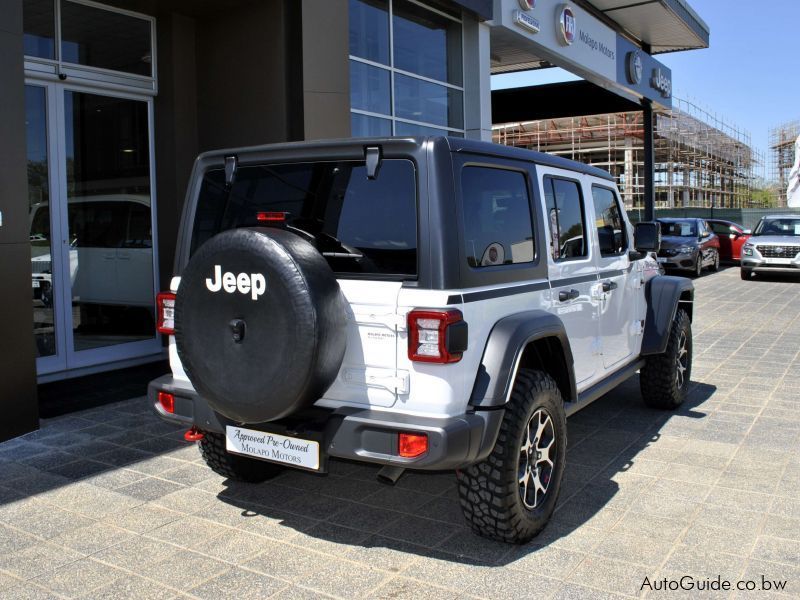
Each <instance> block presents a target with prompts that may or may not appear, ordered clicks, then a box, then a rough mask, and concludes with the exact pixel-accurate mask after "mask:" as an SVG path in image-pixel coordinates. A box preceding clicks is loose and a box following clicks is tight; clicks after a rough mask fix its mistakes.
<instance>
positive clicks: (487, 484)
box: [149, 137, 694, 543]
mask: <svg viewBox="0 0 800 600" xmlns="http://www.w3.org/2000/svg"><path fill="white" fill-rule="evenodd" d="M659 236H660V234H659V228H658V225H657V224H654V223H640V224H638V225H637V226H636V230H635V234H634V229H633V228H632V227H631V225H630V224H629V222H628V220H627V218H626V215H625V211H624V209H623V205H622V204H621V203H620V199H619V195H618V193H617V190H616V188H615V186H614V182H613V179H612V178H611V176H610V175H609V174H608V173H606V172H604V171H601V170H599V169H596V168H593V167H589V166H586V165H583V164H579V163H575V162H571V161H567V160H564V159H561V158H557V157H553V156H550V155H546V154H539V153H535V152H530V151H526V150H520V149H515V148H509V147H505V146H499V145H494V144H487V143H482V142H475V141H468V140H462V139H447V138H442V137H436V138H416V139H413V138H411V139H401V138H385V139H354V140H338V141H325V142H314V143H295V144H281V145H273V146H263V147H257V148H246V149H238V150H228V151H221V152H211V153H207V154H203V155H202V156H200V157H199V158H198V160H197V162H196V164H195V167H194V171H193V175H192V179H191V184H190V186H189V190H188V193H187V198H186V203H185V206H184V210H183V220H182V225H181V231H180V237H179V241H178V248H177V253H176V262H175V273H176V274H177V276H176V277H175V278H174V279H173V280H172V285H171V290H170V292H169V293H164V294H160V295H159V299H158V303H159V317H160V318H159V330H160V331H162V332H163V333H166V334H168V335H169V336H170V337H169V355H170V361H171V366H172V374H171V375H168V376H165V377H162V378H160V379H157V380H155V381H153V382H152V383H151V384H150V390H149V393H150V397H151V399H152V402H153V405H154V407H155V409H156V411H157V412H158V413H159V414H160V415H161V416H162V417H163V418H164V419H166V420H168V421H171V422H173V423H181V424H186V425H187V426H189V427H191V429H190V430H189V431H188V432H187V439H196V440H199V442H200V449H201V451H202V454H203V457H204V458H205V460H206V462H207V463H208V465H209V466H210V467H211V468H212V469H213V470H214V471H216V472H217V473H220V474H222V475H224V476H226V477H229V478H232V479H239V480H245V481H261V480H264V479H267V478H268V477H270V476H271V475H273V474H275V473H276V472H278V471H279V470H281V469H283V468H286V467H287V466H289V467H296V468H301V469H307V470H310V471H315V472H320V473H324V472H325V471H326V468H327V463H328V459H329V457H331V456H334V457H340V458H345V459H350V460H358V461H364V462H370V463H377V464H379V465H383V467H382V469H381V471H380V472H379V476H380V477H381V478H383V479H384V480H388V481H390V482H394V481H396V480H397V478H398V477H399V476H400V474H401V473H402V471H403V470H404V469H407V468H408V469H430V470H455V472H456V476H457V479H458V489H459V493H460V497H461V505H462V507H463V510H464V515H465V516H466V518H467V520H468V521H469V523H470V525H471V526H472V528H473V529H474V530H475V531H477V532H478V533H480V534H481V535H485V536H488V537H491V538H494V539H498V540H503V541H508V542H516V543H522V542H525V541H527V540H529V539H531V538H532V537H533V536H535V535H536V534H537V533H538V532H539V531H540V530H541V529H542V528H543V527H544V526H545V524H546V523H547V521H548V519H549V517H550V515H551V514H552V512H553V509H554V507H555V504H556V500H557V497H558V493H559V488H560V486H561V481H562V477H563V471H564V465H565V454H566V448H567V426H566V417H567V416H568V415H570V414H572V413H574V412H575V411H577V410H580V409H581V408H583V407H584V406H586V405H587V404H589V403H590V402H592V401H593V400H595V399H597V398H598V397H600V396H601V395H603V394H604V393H606V392H608V391H609V390H611V389H612V388H614V387H615V386H617V385H619V384H620V383H622V382H623V381H625V380H626V379H628V378H629V377H630V376H632V375H633V374H635V373H636V372H637V371H638V372H639V373H640V382H641V391H642V396H643V398H644V401H645V402H646V403H647V404H649V405H651V406H654V407H659V408H674V407H676V406H678V405H679V404H680V403H681V402H682V401H683V398H684V395H685V393H686V390H687V387H688V384H689V375H690V372H691V356H692V339H691V319H692V301H693V293H694V292H693V287H692V284H691V282H690V281H689V280H688V279H684V278H680V277H666V276H660V275H659V274H658V266H657V263H656V262H655V260H653V258H652V257H651V256H650V254H649V253H650V252H654V251H657V250H658V246H659V242H660V237H659Z"/></svg>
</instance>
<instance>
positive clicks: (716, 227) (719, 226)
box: [709, 221, 736, 235]
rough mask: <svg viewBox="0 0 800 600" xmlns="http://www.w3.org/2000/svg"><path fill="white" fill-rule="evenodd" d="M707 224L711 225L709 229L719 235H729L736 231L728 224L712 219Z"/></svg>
mask: <svg viewBox="0 0 800 600" xmlns="http://www.w3.org/2000/svg"><path fill="white" fill-rule="evenodd" d="M709 225H710V226H711V230H712V231H713V232H714V233H716V234H720V235H729V234H731V233H734V232H735V231H736V230H735V229H734V228H733V227H731V226H730V225H725V223H716V222H714V221H711V222H709Z"/></svg>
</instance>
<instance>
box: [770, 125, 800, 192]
mask: <svg viewBox="0 0 800 600" xmlns="http://www.w3.org/2000/svg"><path fill="white" fill-rule="evenodd" d="M799 135H800V121H790V122H788V123H784V124H783V125H779V126H778V127H774V128H772V129H770V130H769V151H770V173H769V175H770V181H771V182H773V183H774V184H775V185H776V186H777V190H776V192H777V194H778V198H779V200H778V206H786V189H787V188H788V187H789V173H790V172H791V170H792V167H793V166H794V161H795V156H794V154H795V148H794V143H795V140H797V136H799Z"/></svg>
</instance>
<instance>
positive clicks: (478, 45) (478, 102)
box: [464, 14, 492, 142]
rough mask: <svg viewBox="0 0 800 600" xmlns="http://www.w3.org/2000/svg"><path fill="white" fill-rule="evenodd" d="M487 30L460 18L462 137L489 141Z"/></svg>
mask: <svg viewBox="0 0 800 600" xmlns="http://www.w3.org/2000/svg"><path fill="white" fill-rule="evenodd" d="M490 67H491V59H490V56H489V26H488V25H487V24H486V23H483V22H480V21H478V20H477V19H475V18H474V17H470V16H467V15H466V14H465V15H464V96H465V98H464V100H465V101H464V110H465V113H464V128H465V129H466V137H468V138H471V139H474V140H483V141H485V142H491V141H492V89H491V88H492V82H491V74H490Z"/></svg>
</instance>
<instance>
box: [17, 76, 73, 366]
mask: <svg viewBox="0 0 800 600" xmlns="http://www.w3.org/2000/svg"><path fill="white" fill-rule="evenodd" d="M52 96H53V93H52V89H51V87H50V86H46V85H26V86H25V126H26V133H27V135H26V137H27V159H28V222H29V226H30V232H29V233H30V244H31V296H32V301H33V337H34V341H35V344H36V357H37V367H38V370H39V372H52V371H59V370H63V369H64V368H66V351H65V350H66V348H65V343H64V331H63V328H62V327H61V326H60V325H61V323H60V318H59V314H60V310H59V309H61V308H62V297H61V294H60V292H61V282H60V279H59V276H60V274H61V273H60V268H59V266H60V264H61V263H60V250H61V247H60V244H59V243H58V240H59V236H58V206H57V203H56V204H54V200H55V198H56V197H57V194H53V193H52V191H53V190H54V188H55V187H57V184H56V185H53V183H54V182H57V180H58V178H57V176H56V175H55V172H54V171H55V169H53V168H52V163H54V162H56V161H55V160H54V159H53V158H52V157H53V156H54V155H55V152H54V147H53V143H54V136H52V135H51V125H52V124H53V123H54V122H55V121H56V118H55V116H54V110H53V103H52V102H51V101H52V99H53V98H52Z"/></svg>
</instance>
